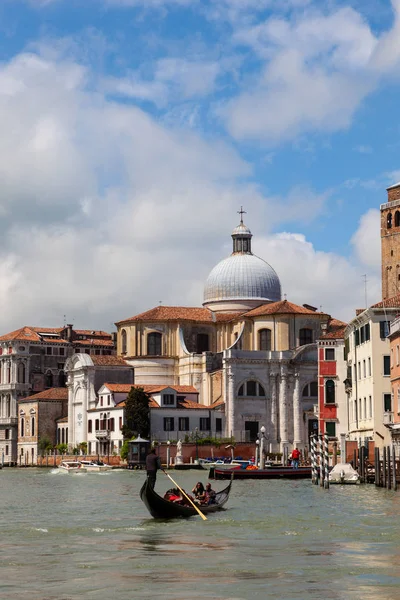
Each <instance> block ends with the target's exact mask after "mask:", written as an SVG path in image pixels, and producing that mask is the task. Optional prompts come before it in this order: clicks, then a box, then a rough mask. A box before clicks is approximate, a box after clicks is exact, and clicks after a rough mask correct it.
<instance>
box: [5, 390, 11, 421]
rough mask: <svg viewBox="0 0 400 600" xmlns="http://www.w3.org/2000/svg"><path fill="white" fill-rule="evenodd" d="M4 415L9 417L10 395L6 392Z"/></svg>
mask: <svg viewBox="0 0 400 600" xmlns="http://www.w3.org/2000/svg"><path fill="white" fill-rule="evenodd" d="M6 417H8V418H10V417H11V396H10V394H7V396H6Z"/></svg>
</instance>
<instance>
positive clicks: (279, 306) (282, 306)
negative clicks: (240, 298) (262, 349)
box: [245, 300, 327, 317]
mask: <svg viewBox="0 0 400 600" xmlns="http://www.w3.org/2000/svg"><path fill="white" fill-rule="evenodd" d="M285 314H290V315H314V316H325V313H323V312H318V311H314V310H310V309H309V308H306V307H305V306H299V305H298V304H293V302H289V301H288V300H280V301H279V302H269V303H268V304H263V305H262V306H258V307H257V308H253V309H252V310H249V311H248V312H247V313H245V316H246V317H262V316H264V315H285ZM326 316H327V315H326Z"/></svg>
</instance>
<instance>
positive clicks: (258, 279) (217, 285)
mask: <svg viewBox="0 0 400 600" xmlns="http://www.w3.org/2000/svg"><path fill="white" fill-rule="evenodd" d="M280 299H281V284H280V281H279V277H278V275H277V274H276V272H275V271H274V269H273V268H272V267H271V266H270V265H269V264H268V263H267V262H265V260H263V259H262V258H259V257H258V256H255V255H254V254H248V253H233V254H232V255H231V256H229V257H228V258H225V259H224V260H222V261H221V262H219V263H218V264H217V265H216V266H215V267H214V268H213V270H212V271H211V273H210V274H209V276H208V278H207V281H206V284H205V287H204V303H207V302H218V301H221V300H261V301H265V302H268V301H269V302H277V301H279V300H280Z"/></svg>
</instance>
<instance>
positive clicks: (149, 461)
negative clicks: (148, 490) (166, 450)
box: [146, 448, 161, 487]
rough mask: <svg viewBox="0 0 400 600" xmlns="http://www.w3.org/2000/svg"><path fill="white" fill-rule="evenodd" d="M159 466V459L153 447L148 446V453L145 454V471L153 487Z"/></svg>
mask: <svg viewBox="0 0 400 600" xmlns="http://www.w3.org/2000/svg"><path fill="white" fill-rule="evenodd" d="M160 467H161V465H160V459H159V458H158V456H157V454H156V453H155V450H154V448H150V450H149V453H148V455H147V456H146V471H147V477H148V478H149V484H150V485H151V487H154V486H155V484H156V479H157V471H158V469H160Z"/></svg>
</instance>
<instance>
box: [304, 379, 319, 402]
mask: <svg viewBox="0 0 400 600" xmlns="http://www.w3.org/2000/svg"><path fill="white" fill-rule="evenodd" d="M302 396H303V398H317V396H318V383H317V382H316V381H311V383H307V385H305V386H304V388H303V394H302Z"/></svg>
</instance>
